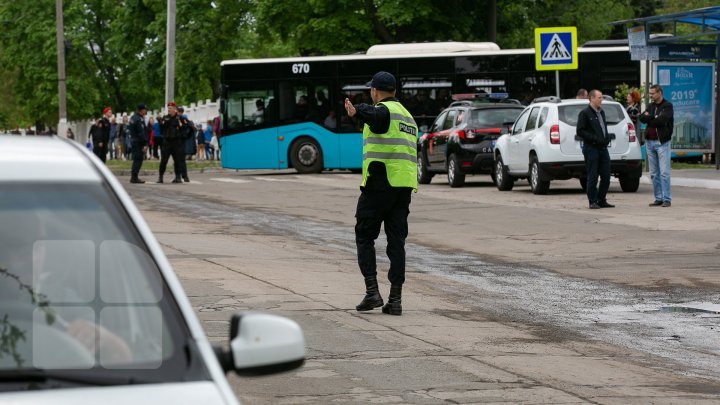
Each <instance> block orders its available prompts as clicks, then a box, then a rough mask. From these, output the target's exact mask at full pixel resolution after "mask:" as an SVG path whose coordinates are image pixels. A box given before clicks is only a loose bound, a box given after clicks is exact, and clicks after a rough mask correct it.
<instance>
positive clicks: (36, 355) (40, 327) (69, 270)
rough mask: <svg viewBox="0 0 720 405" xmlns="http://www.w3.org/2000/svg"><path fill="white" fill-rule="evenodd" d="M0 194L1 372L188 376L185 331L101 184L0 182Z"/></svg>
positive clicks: (137, 239) (144, 253)
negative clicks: (81, 371)
mask: <svg viewBox="0 0 720 405" xmlns="http://www.w3.org/2000/svg"><path fill="white" fill-rule="evenodd" d="M0 195H1V196H2V198H0V224H2V226H1V227H0V333H1V334H2V336H0V338H1V340H0V375H8V373H9V372H12V371H15V372H17V371H20V370H63V369H73V370H74V372H77V370H87V371H94V372H96V373H100V374H102V373H106V374H107V375H115V376H117V375H129V376H133V378H137V379H138V381H136V382H139V381H140V380H141V379H142V377H147V378H148V379H152V380H154V381H170V380H174V381H179V380H187V379H192V376H191V375H189V374H188V373H187V372H186V370H187V369H188V367H187V364H188V356H189V355H190V354H189V353H187V352H186V350H189V352H190V353H192V352H193V350H194V349H192V348H190V349H187V345H191V344H190V343H188V339H187V338H186V337H187V336H188V333H187V332H186V330H187V329H186V328H187V327H186V326H185V325H184V323H183V322H181V318H180V316H179V312H178V309H177V306H176V305H175V303H174V301H173V300H172V296H171V294H170V293H169V292H168V290H167V286H166V285H165V283H164V282H163V279H162V277H161V273H160V271H159V269H158V267H157V266H156V264H155V262H154V260H153V258H152V257H151V256H150V255H149V253H148V251H147V247H146V246H145V245H144V243H143V242H142V240H141V239H140V237H139V234H138V233H137V230H136V229H135V228H134V226H133V225H132V223H131V222H130V219H129V217H127V214H126V212H125V210H124V209H123V207H122V205H121V204H120V202H119V201H118V200H117V199H116V198H115V197H114V195H113V194H112V192H111V191H110V190H109V189H108V188H107V186H105V185H103V184H101V183H96V184H59V185H58V184H32V185H28V184H18V183H0ZM196 376H197V375H196Z"/></svg>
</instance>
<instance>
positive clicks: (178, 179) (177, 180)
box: [172, 174, 182, 183]
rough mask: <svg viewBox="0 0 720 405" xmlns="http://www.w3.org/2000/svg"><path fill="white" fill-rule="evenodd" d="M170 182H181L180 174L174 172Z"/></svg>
mask: <svg viewBox="0 0 720 405" xmlns="http://www.w3.org/2000/svg"><path fill="white" fill-rule="evenodd" d="M172 182H173V183H182V179H181V178H180V175H179V174H176V175H175V179H174V180H173V181H172Z"/></svg>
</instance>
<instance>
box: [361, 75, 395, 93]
mask: <svg viewBox="0 0 720 405" xmlns="http://www.w3.org/2000/svg"><path fill="white" fill-rule="evenodd" d="M365 85H366V86H368V87H374V88H376V89H378V90H383V91H395V76H393V75H392V74H391V73H388V72H382V71H381V72H377V73H375V76H373V78H372V80H370V81H369V82H367V83H365Z"/></svg>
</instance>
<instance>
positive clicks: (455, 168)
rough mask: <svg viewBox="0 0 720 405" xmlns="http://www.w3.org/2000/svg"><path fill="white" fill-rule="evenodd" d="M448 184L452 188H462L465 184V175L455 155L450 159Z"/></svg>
mask: <svg viewBox="0 0 720 405" xmlns="http://www.w3.org/2000/svg"><path fill="white" fill-rule="evenodd" d="M447 176H448V184H450V187H462V186H463V185H464V184H465V174H464V173H463V172H461V171H460V163H459V162H458V159H457V157H456V156H455V154H452V155H450V157H449V158H448V174H447Z"/></svg>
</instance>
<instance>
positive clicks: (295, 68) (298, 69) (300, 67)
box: [292, 63, 310, 75]
mask: <svg viewBox="0 0 720 405" xmlns="http://www.w3.org/2000/svg"><path fill="white" fill-rule="evenodd" d="M292 72H293V74H296V75H297V74H300V73H310V64H309V63H293V65H292Z"/></svg>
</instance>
